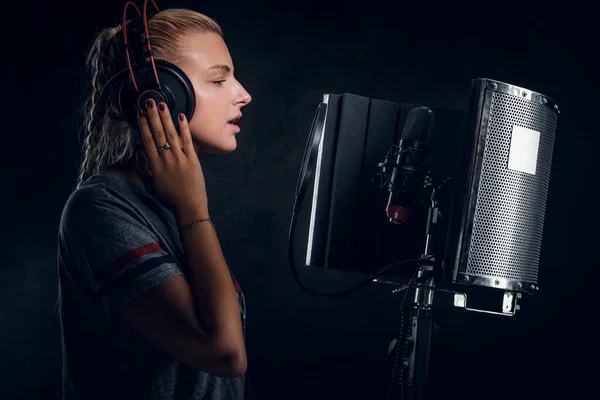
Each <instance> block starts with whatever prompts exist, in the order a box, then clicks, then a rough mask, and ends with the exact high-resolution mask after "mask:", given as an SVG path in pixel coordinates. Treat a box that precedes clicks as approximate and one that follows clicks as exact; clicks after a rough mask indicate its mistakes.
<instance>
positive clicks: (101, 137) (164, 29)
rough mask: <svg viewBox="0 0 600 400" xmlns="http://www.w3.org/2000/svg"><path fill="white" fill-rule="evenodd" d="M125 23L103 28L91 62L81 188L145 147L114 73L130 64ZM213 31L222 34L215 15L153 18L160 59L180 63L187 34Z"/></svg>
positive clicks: (166, 13)
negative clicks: (122, 104)
mask: <svg viewBox="0 0 600 400" xmlns="http://www.w3.org/2000/svg"><path fill="white" fill-rule="evenodd" d="M121 29H122V27H121V25H119V26H116V27H109V28H104V29H103V30H102V31H101V32H99V33H98V35H97V36H96V38H95V40H94V44H93V46H92V48H91V49H90V51H89V53H88V55H87V58H86V65H87V68H88V70H89V73H90V74H91V80H90V86H91V88H90V89H91V90H90V94H89V97H88V98H87V100H86V102H85V103H84V105H83V109H82V110H83V126H82V132H83V136H84V137H83V146H82V156H81V157H82V158H81V165H80V167H79V173H78V179H77V187H79V185H81V184H82V183H83V182H84V181H85V180H87V179H88V178H89V177H90V176H92V175H94V174H95V173H98V172H99V171H101V170H103V169H105V168H108V167H110V166H113V165H117V164H127V163H129V162H130V161H131V160H132V159H134V158H136V157H137V152H138V151H139V150H140V149H141V142H140V140H139V138H138V135H137V134H135V133H134V131H133V130H132V128H131V127H130V125H129V124H128V123H127V121H125V119H124V117H123V115H122V114H121V111H120V109H119V106H118V98H117V94H118V85H117V84H112V83H113V78H114V77H115V76H116V75H117V74H118V73H119V72H121V71H123V70H124V69H126V68H127V62H126V59H125V51H124V47H123V33H122V30H121ZM201 32H212V33H216V34H218V35H220V36H221V37H222V36H223V32H222V30H221V27H220V26H219V25H218V24H217V23H216V22H215V21H214V20H213V19H211V18H209V17H207V16H205V15H203V14H201V13H199V12H196V11H192V10H188V9H181V8H178V9H167V10H163V11H160V12H159V13H157V14H156V15H154V16H153V17H152V18H151V19H150V20H149V21H148V34H149V37H150V40H151V41H152V54H153V56H154V59H155V60H165V61H169V62H172V63H176V62H177V59H178V53H179V51H180V43H181V42H182V40H181V39H182V38H183V37H184V36H186V35H189V34H193V33H201Z"/></svg>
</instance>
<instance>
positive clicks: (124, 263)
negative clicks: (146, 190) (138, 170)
mask: <svg viewBox="0 0 600 400" xmlns="http://www.w3.org/2000/svg"><path fill="white" fill-rule="evenodd" d="M59 237H60V239H61V240H62V242H63V243H62V245H63V246H64V248H65V249H66V253H67V254H68V258H69V264H70V265H71V266H72V267H73V268H76V269H77V271H78V272H79V274H80V275H82V276H83V277H84V278H85V279H86V280H88V282H86V283H87V284H88V285H89V286H91V287H92V288H93V289H94V290H96V292H97V293H98V295H99V297H100V298H101V300H102V302H103V303H104V306H105V308H106V310H107V312H108V314H109V315H113V314H114V313H115V312H116V311H118V310H119V308H120V307H122V306H123V305H124V304H125V303H127V302H128V301H130V300H132V299H134V298H135V297H137V296H139V295H140V294H142V293H144V292H145V291H147V290H148V289H150V288H152V287H153V286H155V285H157V284H159V283H161V282H163V281H165V280H167V279H170V278H172V277H175V276H178V275H183V272H182V270H181V268H180V266H179V265H178V264H177V260H176V259H175V258H174V257H173V255H171V254H169V253H168V252H167V251H166V250H165V249H164V247H163V246H161V244H160V241H159V239H158V238H157V236H156V234H154V233H153V231H152V230H151V229H150V226H149V222H148V219H147V218H144V216H143V214H142V213H141V210H140V209H139V208H137V207H135V206H134V205H133V204H131V203H130V202H127V201H124V200H123V199H120V198H117V197H115V196H112V195H111V194H110V193H108V192H106V191H102V190H98V188H95V190H89V191H87V192H83V193H79V194H78V195H77V196H74V197H73V198H71V199H69V202H68V206H67V207H65V210H64V211H63V215H62V218H61V224H60V227H59Z"/></svg>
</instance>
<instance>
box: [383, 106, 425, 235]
mask: <svg viewBox="0 0 600 400" xmlns="http://www.w3.org/2000/svg"><path fill="white" fill-rule="evenodd" d="M433 125H434V113H433V111H432V110H431V109H429V108H427V107H415V108H413V109H412V110H411V111H410V113H409V114H408V117H407V119H406V122H405V123H404V127H403V129H402V134H401V136H400V140H399V142H398V145H397V152H396V154H395V158H394V163H393V164H392V167H391V170H392V173H391V178H390V180H389V183H388V190H389V192H390V195H389V198H388V204H387V206H386V210H385V212H386V216H387V217H388V218H389V220H390V222H392V223H396V224H403V223H404V222H406V220H407V219H408V218H409V216H410V209H411V207H412V205H413V203H414V201H415V199H416V198H417V196H418V194H419V191H420V189H421V188H422V186H423V177H424V175H425V173H427V172H428V168H429V152H430V150H431V136H432V132H433Z"/></svg>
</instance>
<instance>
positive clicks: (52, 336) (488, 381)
mask: <svg viewBox="0 0 600 400" xmlns="http://www.w3.org/2000/svg"><path fill="white" fill-rule="evenodd" d="M398 3H402V4H401V5H398ZM404 3H405V2H395V1H389V2H377V1H369V2H360V3H352V2H341V1H340V2H324V1H323V2H312V1H302V2H281V1H279V2H274V1H262V2H256V1H239V2H238V1H226V2H221V1H214V0H213V1H196V2H192V1H179V2H177V3H174V2H166V1H160V2H159V6H161V7H163V8H166V7H168V6H189V7H192V8H195V9H196V10H198V11H201V12H204V13H206V14H207V15H209V16H211V17H213V18H215V19H216V20H217V22H219V23H220V24H221V25H222V27H223V29H224V31H225V39H226V42H227V44H228V46H229V48H230V51H231V54H232V57H233V60H234V63H235V68H236V71H238V72H237V76H238V79H239V80H240V81H241V82H242V83H243V84H244V85H245V87H246V88H247V90H248V91H249V92H250V93H251V94H252V95H253V98H254V100H253V102H252V103H251V105H250V106H248V107H246V108H245V110H244V119H243V121H242V122H241V126H242V134H241V135H239V136H238V139H239V146H238V149H237V150H236V151H235V152H234V153H232V154H230V155H226V156H211V157H205V158H204V159H203V166H204V169H205V174H206V179H207V187H208V192H209V197H210V204H211V215H212V216H213V219H214V220H215V223H216V225H217V227H218V229H219V232H220V237H221V243H222V246H223V249H224V252H225V255H226V258H227V260H228V263H229V264H230V265H231V266H232V268H233V269H234V271H235V273H236V275H237V277H238V278H239V280H240V282H241V285H242V288H243V289H244V291H245V293H246V296H247V299H248V313H249V320H248V324H249V342H248V355H249V371H250V374H251V379H252V391H253V394H254V399H305V398H310V399H315V400H316V399H342V398H345V399H348V398H351V399H384V398H385V394H386V393H387V383H388V381H389V370H388V369H387V364H386V352H387V346H388V343H389V341H390V340H391V339H392V338H393V337H394V335H395V334H396V332H397V330H398V325H399V311H398V310H399V304H400V300H401V298H400V296H399V295H392V294H391V289H393V287H391V286H387V285H375V284H373V285H371V286H369V287H367V288H366V289H364V290H362V291H360V292H357V293H356V294H354V295H352V296H350V297H348V298H344V299H338V300H321V299H318V298H315V297H312V296H310V295H309V294H307V293H305V292H303V291H302V290H301V288H300V287H299V286H298V285H297V284H296V283H295V281H294V279H293V277H292V275H291V272H290V269H289V267H288V263H287V234H288V228H289V221H290V216H291V209H292V205H293V195H294V192H295V188H296V180H297V176H298V171H299V167H300V162H301V158H302V154H303V151H304V145H305V142H306V139H307V135H308V129H309V127H310V122H311V120H312V115H313V113H314V110H315V107H316V105H317V103H318V101H319V100H320V98H321V95H322V94H323V93H328V92H330V93H342V92H350V93H354V94H359V95H363V96H367V97H374V98H380V99H385V100H392V101H398V102H405V103H412V104H425V105H429V106H432V107H443V108H448V109H460V108H463V106H464V101H465V98H466V94H467V90H468V86H469V81H470V79H472V78H478V77H489V78H493V79H497V80H501V81H504V82H508V83H512V84H515V85H519V86H522V87H525V88H527V89H531V90H535V91H538V92H541V93H543V94H545V95H548V96H550V97H552V98H554V99H556V100H557V101H558V103H559V105H560V107H561V110H562V113H561V115H560V117H559V128H558V132H557V138H556V146H555V152H554V163H553V170H552V177H551V182H550V193H549V197H548V205H547V218H546V225H545V233H544V242H543V248H542V254H541V261H540V279H539V284H540V287H541V290H540V292H539V293H538V294H537V295H535V296H534V297H527V298H525V299H524V302H523V306H522V309H521V312H520V314H518V315H517V316H516V317H514V318H502V317H496V316H487V315H480V314H476V313H465V312H462V311H461V310H459V309H454V308H451V307H449V306H448V304H447V302H448V301H449V300H450V299H449V298H447V297H443V296H439V297H436V305H439V310H438V311H437V315H438V317H437V318H438V319H437V322H438V323H439V324H440V327H441V329H440V330H439V331H438V332H437V333H436V335H435V336H434V342H433V352H432V358H431V376H430V385H429V393H428V394H427V396H424V397H423V398H431V399H433V398H462V399H481V398H485V399H532V398H545V399H562V398H575V397H576V396H580V395H583V394H587V393H586V391H589V390H591V388H592V385H593V383H594V382H593V381H592V379H595V376H593V374H592V372H593V371H594V370H596V371H597V364H596V363H597V358H596V354H597V334H596V333H595V328H594V326H595V319H596V318H595V317H596V313H595V312H594V311H593V310H594V306H595V303H596V298H595V296H594V294H593V292H594V283H595V279H596V277H597V272H596V270H597V267H598V262H597V261H596V259H595V253H594V251H595V250H596V247H595V246H594V245H595V244H596V239H597V236H598V234H597V233H596V232H597V229H596V223H597V222H598V212H597V207H596V206H595V205H594V201H593V199H595V192H596V189H595V185H594V183H595V179H594V177H595V172H596V171H597V167H596V163H597V161H596V160H595V159H594V158H593V156H594V155H595V152H596V146H597V145H598V129H597V126H596V124H595V122H596V120H597V114H596V113H597V106H596V104H597V101H598V100H597V96H598V84H597V81H596V76H595V74H594V72H596V70H597V63H596V62H595V57H597V51H596V50H597V48H598V46H597V43H598V34H597V22H596V21H595V20H594V18H595V14H594V12H593V11H592V9H591V8H589V9H588V8H586V7H585V6H584V5H582V4H575V3H574V2H566V3H565V2H562V3H560V5H559V4H558V3H557V4H556V5H553V4H551V3H550V2H545V3H541V2H540V3H528V2H519V3H514V4H510V3H506V2H502V3H500V2H493V3H489V5H490V7H487V6H485V5H482V4H483V3H473V4H465V3H460V4H459V3H458V2H445V3H440V4H436V3H435V2H419V4H418V5H415V4H413V3H410V4H404ZM123 4H124V1H98V2H91V1H90V2H88V1H85V2H77V1H73V0H70V1H55V2H44V1H39V0H36V1H25V0H24V1H19V2H14V3H11V4H6V5H7V6H8V7H7V8H4V12H3V17H2V24H3V26H2V30H3V32H2V33H3V35H2V47H1V48H0V52H1V54H2V60H3V61H2V70H1V78H2V79H1V80H0V93H2V96H1V101H2V103H1V106H2V110H3V111H2V113H1V115H2V120H3V123H4V127H3V129H2V132H3V136H2V140H3V146H2V155H3V157H2V165H1V167H2V175H1V176H2V180H3V182H2V185H1V186H0V187H1V188H2V189H0V210H1V211H2V215H1V219H0V221H1V223H0V226H1V230H0V234H1V237H0V240H1V242H0V243H2V249H1V254H2V255H1V258H0V259H1V260H2V261H1V268H0V398H1V399H57V398H58V396H59V394H60V382H61V364H60V362H61V359H60V331H59V325H58V316H57V314H56V313H55V311H54V309H53V307H54V303H55V301H56V296H57V279H56V277H57V274H56V230H57V225H58V221H59V218H60V213H61V211H62V207H63V204H64V202H65V200H66V199H67V197H68V196H69V194H70V192H71V190H72V188H73V187H74V183H75V179H76V171H77V166H78V162H79V150H78V149H79V142H78V138H77V124H78V120H77V119H76V112H77V109H78V107H79V105H80V104H81V101H82V100H83V95H84V92H83V88H84V82H85V81H84V79H85V78H86V74H85V70H84V55H85V52H86V51H87V50H88V48H89V47H90V46H91V43H92V40H93V36H94V34H95V33H96V31H97V30H98V29H100V28H102V27H104V26H106V25H116V24H118V23H119V19H120V17H121V12H122V6H123ZM589 4H590V6H589V7H592V6H591V4H592V3H589ZM492 6H493V7H492ZM592 179H594V180H592ZM299 235H301V233H299ZM302 275H303V277H304V279H305V280H306V281H307V282H309V283H310V285H311V286H313V287H316V288H319V289H322V290H326V291H333V290H336V289H342V288H346V287H348V286H349V285H351V284H353V283H354V282H357V280H358V279H360V278H361V277H362V276H361V275H359V274H349V273H345V272H342V271H328V270H316V271H314V270H303V271H302ZM590 395H591V394H590Z"/></svg>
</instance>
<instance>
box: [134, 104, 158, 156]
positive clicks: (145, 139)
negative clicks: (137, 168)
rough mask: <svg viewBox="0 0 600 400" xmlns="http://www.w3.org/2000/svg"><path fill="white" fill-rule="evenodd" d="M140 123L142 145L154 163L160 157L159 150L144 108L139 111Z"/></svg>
mask: <svg viewBox="0 0 600 400" xmlns="http://www.w3.org/2000/svg"><path fill="white" fill-rule="evenodd" d="M138 124H139V127H140V136H141V139H142V146H144V151H145V152H146V155H147V156H148V159H149V160H150V163H151V164H154V163H155V162H156V160H157V159H158V150H156V142H155V141H154V137H153V136H152V132H151V131H150V126H149V125H148V119H147V118H146V113H145V112H144V109H143V108H140V110H139V111H138Z"/></svg>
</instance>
